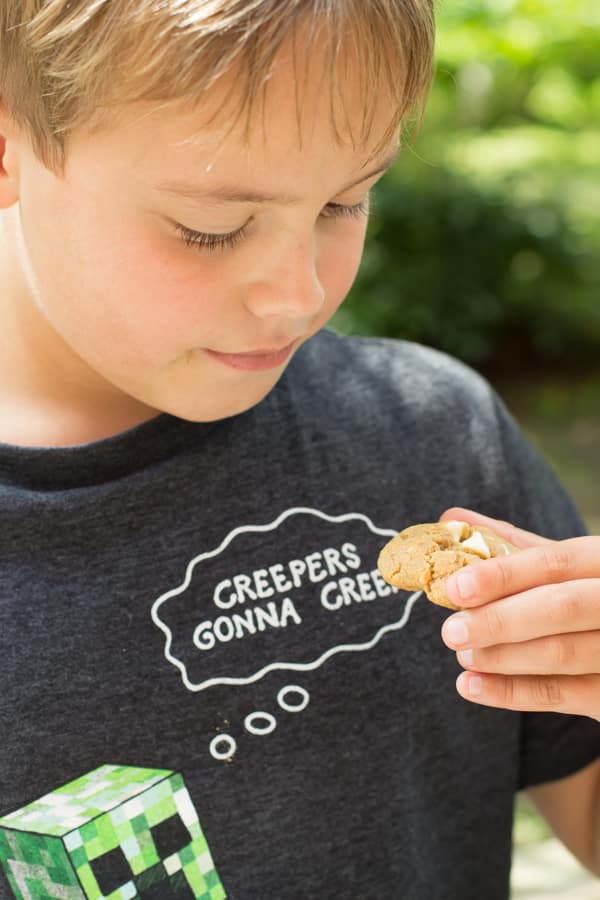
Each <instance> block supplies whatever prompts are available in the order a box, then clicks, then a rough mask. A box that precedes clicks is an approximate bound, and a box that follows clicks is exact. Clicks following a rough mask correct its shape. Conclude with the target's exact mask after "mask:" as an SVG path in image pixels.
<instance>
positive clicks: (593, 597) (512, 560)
mask: <svg viewBox="0 0 600 900" xmlns="http://www.w3.org/2000/svg"><path fill="white" fill-rule="evenodd" d="M445 519H462V520H463V521H465V522H469V523H470V524H473V525H487V526H488V527H489V528H492V529H493V530H494V531H495V532H496V533H497V534H499V535H500V536H501V537H504V538H506V539H507V540H508V541H510V542H511V543H512V544H515V546H517V547H520V548H523V552H521V553H515V554H513V555H511V556H505V557H496V558H494V559H488V560H482V561H481V562H476V563H473V564H472V565H469V566H467V567H465V568H463V569H461V570H460V571H459V572H455V573H454V575H451V576H450V577H449V578H448V581H447V584H446V590H447V594H448V597H449V598H450V599H451V600H452V601H453V602H454V603H455V604H456V605H460V606H462V607H465V609H464V611H461V612H459V613H454V614H453V615H452V616H450V617H449V618H447V619H446V621H445V622H444V625H443V627H442V639H443V640H444V643H445V644H447V646H448V647H450V648H451V649H452V650H457V651H458V652H457V658H458V661H459V663H460V664H461V665H462V666H463V667H464V668H465V669H467V670H468V672H462V673H461V674H460V675H459V677H458V680H457V683H456V686H457V690H458V692H459V693H460V694H461V696H463V697H464V698H465V699H466V700H473V701H474V702H476V703H482V704H483V705H485V706H498V707H502V708H504V709H516V710H531V711H540V712H549V711H553V712H562V713H575V714H578V715H584V716H590V717H592V718H594V719H598V720H600V537H580V538H571V539H569V540H565V541H549V540H547V539H546V538H543V537H540V536H539V535H536V534H532V533H531V532H529V531H522V530H521V529H519V528H514V527H513V526H512V525H509V524H508V523H507V522H500V521H497V520H496V519H490V518H488V517H487V516H482V515H479V514H478V513H475V512H472V511H471V510H467V509H462V508H460V507H454V508H452V509H449V510H447V511H446V512H445V513H444V514H443V515H442V516H441V521H443V520H445Z"/></svg>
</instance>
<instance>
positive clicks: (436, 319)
mask: <svg viewBox="0 0 600 900" xmlns="http://www.w3.org/2000/svg"><path fill="white" fill-rule="evenodd" d="M599 164H600V2H598V0H560V2H557V3H549V2H548V0H444V2H443V3H441V4H439V6H438V43H437V72H436V77H435V83H434V87H433V90H432V94H431V96H430V100H429V104H428V108H427V111H426V114H425V119H424V123H423V126H422V128H421V131H420V134H419V135H418V137H417V138H416V139H415V140H414V141H413V142H412V143H411V144H410V145H409V146H407V147H406V149H405V151H404V153H403V154H402V156H401V158H400V160H399V162H398V163H397V164H396V165H395V166H394V168H393V170H392V171H391V172H390V173H388V174H387V175H386V176H385V177H384V178H383V179H382V180H381V182H380V183H379V184H378V185H377V186H376V188H375V190H374V192H373V211H372V214H371V221H370V224H369V231H368V238H367V244H366V247H365V254H364V258H363V264H362V268H361V271H360V273H359V276H358V278H357V281H356V283H355V285H354V287H353V289H352V291H351V293H350V295H349V296H348V298H347V300H346V302H345V304H344V305H343V306H342V308H341V310H340V311H339V312H338V314H337V315H336V317H335V318H334V320H333V325H334V327H336V328H338V330H340V331H343V332H345V333H351V334H377V335H387V336H393V337H407V338H410V339H413V340H417V341H421V342H424V343H428V344H431V345H433V346H436V347H440V348H442V349H443V350H446V351H447V352H450V353H452V354H454V355H456V356H459V357H461V358H462V359H464V360H466V361H467V362H469V363H470V364H471V365H475V366H476V367H478V368H480V369H488V370H493V369H496V368H498V369H500V370H503V369H506V370H509V371H515V370H523V369H524V368H528V367H531V366H533V367H537V368H539V367H544V366H546V367H553V366H555V365H556V363H557V362H560V363H561V365H564V366H567V365H569V364H575V365H581V364H587V365H590V364H593V363H594V362H595V363H596V365H597V364H598V363H600V297H599V289H600V253H599V250H600V173H599Z"/></svg>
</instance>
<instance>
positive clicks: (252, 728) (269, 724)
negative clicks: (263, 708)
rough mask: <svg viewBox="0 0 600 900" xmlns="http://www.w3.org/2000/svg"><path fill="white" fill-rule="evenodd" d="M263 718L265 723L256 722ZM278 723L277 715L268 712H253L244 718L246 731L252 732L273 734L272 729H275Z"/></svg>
mask: <svg viewBox="0 0 600 900" xmlns="http://www.w3.org/2000/svg"><path fill="white" fill-rule="evenodd" d="M261 720H262V722H263V723H264V724H263V725H257V724H255V723H256V722H260V721H261ZM276 725H277V720H276V718H275V716H272V715H271V713H268V712H253V713H250V715H249V716H246V718H245V719H244V728H245V729H246V731H249V732H250V734H258V735H263V734H271V732H272V731H275V727H276Z"/></svg>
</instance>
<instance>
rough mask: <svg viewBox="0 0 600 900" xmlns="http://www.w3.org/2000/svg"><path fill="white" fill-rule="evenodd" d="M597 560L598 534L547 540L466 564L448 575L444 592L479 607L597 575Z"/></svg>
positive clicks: (599, 566) (457, 602)
mask: <svg viewBox="0 0 600 900" xmlns="http://www.w3.org/2000/svg"><path fill="white" fill-rule="evenodd" d="M599 559H600V538H598V537H579V538H569V539H568V540H565V541H546V542H545V543H543V544H541V545H539V546H535V547H527V548H525V549H524V550H522V551H521V552H519V553H513V554H511V555H510V556H497V557H493V558H492V559H486V560H482V561H481V562H475V563H472V564H471V565H468V566H465V567H464V568H463V569H460V570H459V571H458V572H455V573H454V574H453V575H451V576H450V577H449V578H448V580H447V582H446V593H447V595H448V598H449V599H450V600H451V601H452V602H453V603H455V605H457V606H482V605H483V604H485V603H490V602H491V601H492V600H499V599H500V598H501V597H509V596H511V595H512V594H517V593H520V592H522V591H527V590H529V589H530V588H533V587H537V586H541V585H546V584H559V583H561V582H563V581H574V580H577V579H579V578H597V577H598V575H599V572H600V562H599Z"/></svg>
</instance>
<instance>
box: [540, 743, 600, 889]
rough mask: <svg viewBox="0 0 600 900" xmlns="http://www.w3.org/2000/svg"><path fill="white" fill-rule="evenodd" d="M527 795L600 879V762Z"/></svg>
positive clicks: (575, 853)
mask: <svg viewBox="0 0 600 900" xmlns="http://www.w3.org/2000/svg"><path fill="white" fill-rule="evenodd" d="M527 793H528V795H529V797H530V798H531V800H532V802H533V803H534V805H535V806H536V807H537V809H538V810H539V812H540V813H541V814H542V816H543V817H544V818H545V819H546V821H547V822H548V824H549V825H550V827H551V828H552V830H553V831H554V833H555V834H556V836H557V837H558V838H559V839H560V840H561V841H562V842H563V844H564V845H565V846H566V847H567V848H568V849H569V850H570V851H571V853H573V855H574V856H576V857H577V859H578V860H579V861H580V862H581V863H582V864H583V865H584V866H585V867H586V868H588V869H589V870H590V871H591V872H593V874H594V875H596V877H598V878H600V760H596V762H594V763H592V764H591V765H589V766H586V768H585V769H582V770H581V771H579V772H576V773H575V774H574V775H570V776H568V777H567V778H561V779H560V780H559V781H554V782H550V783H549V784H542V785H538V786H537V787H533V788H529V790H528V791H527Z"/></svg>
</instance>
